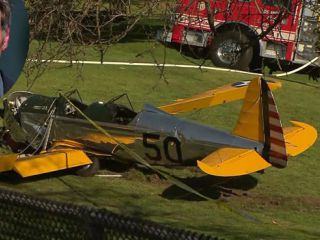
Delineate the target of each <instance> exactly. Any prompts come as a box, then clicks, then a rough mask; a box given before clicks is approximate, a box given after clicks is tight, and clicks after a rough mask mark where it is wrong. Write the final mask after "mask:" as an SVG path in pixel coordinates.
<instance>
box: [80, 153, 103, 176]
mask: <svg viewBox="0 0 320 240" xmlns="http://www.w3.org/2000/svg"><path fill="white" fill-rule="evenodd" d="M90 159H91V161H92V164H90V165H89V164H88V165H86V166H83V167H81V168H80V169H79V170H77V172H76V173H77V175H79V176H81V177H92V176H94V175H95V174H96V173H97V172H98V171H99V170H100V161H99V159H98V158H97V157H91V158H90Z"/></svg>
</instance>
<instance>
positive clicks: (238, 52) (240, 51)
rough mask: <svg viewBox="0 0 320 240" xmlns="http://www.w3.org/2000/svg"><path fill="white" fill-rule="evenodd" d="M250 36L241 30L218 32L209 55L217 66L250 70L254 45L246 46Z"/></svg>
mask: <svg viewBox="0 0 320 240" xmlns="http://www.w3.org/2000/svg"><path fill="white" fill-rule="evenodd" d="M248 43H249V38H248V37H247V36H246V35H245V34H244V33H243V32H241V31H238V30H228V31H227V32H221V33H218V34H217V36H216V38H215V39H214V40H213V43H212V44H211V46H210V50H209V56H210V58H211V61H212V62H213V64H214V65H215V66H218V67H224V68H234V69H239V70H243V71H249V66H250V63H251V61H252V59H253V47H252V46H245V45H247V44H248Z"/></svg>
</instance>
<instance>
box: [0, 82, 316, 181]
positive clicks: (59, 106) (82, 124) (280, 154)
mask: <svg viewBox="0 0 320 240" xmlns="http://www.w3.org/2000/svg"><path fill="white" fill-rule="evenodd" d="M279 87H281V84H280V83H279V82H276V81H268V82H267V81H265V80H264V79H262V78H256V79H254V80H252V81H243V82H237V83H234V84H230V85H227V86H224V87H221V88H218V89H215V90H211V91H208V92H205V93H202V94H199V95H196V96H193V97H191V98H187V99H181V100H177V101H176V102H174V103H173V104H169V105H165V106H161V107H159V108H155V107H153V106H151V105H145V106H144V108H143V109H142V110H141V111H140V112H135V111H133V109H132V107H127V106H124V105H121V104H118V103H117V101H118V99H119V98H120V97H123V96H125V95H121V96H119V97H116V98H113V99H111V100H110V101H108V102H95V103H92V104H90V105H86V104H84V103H82V102H81V101H79V100H75V99H74V98H71V97H70V96H67V97H65V96H64V95H61V96H59V97H47V96H42V95H38V94H32V93H29V92H14V93H12V94H11V95H10V96H9V97H8V98H7V99H6V100H5V101H4V114H3V115H4V116H3V117H4V130H3V142H4V144H6V145H8V146H10V147H11V149H12V150H13V151H14V152H16V153H15V154H9V155H1V156H0V172H4V171H11V170H14V171H15V172H17V173H18V174H20V175H21V176H22V177H29V176H33V175H39V174H43V173H49V172H53V171H59V170H63V169H68V168H73V167H77V169H78V173H79V174H80V175H83V176H88V175H93V174H95V173H96V171H97V170H98V169H99V161H101V160H104V159H113V160H119V161H129V162H130V161H131V162H132V161H133V160H132V159H133V158H132V154H128V151H129V152H130V151H131V150H133V151H134V152H135V153H137V154H138V155H139V156H142V157H143V158H144V159H145V160H146V162H147V164H155V165H166V166H173V165H198V167H199V168H200V169H201V170H202V171H204V172H205V173H207V174H211V175H215V176H239V175H244V174H250V173H253V172H257V171H260V170H263V169H265V168H268V167H270V166H275V167H279V168H284V167H286V166H287V162H288V156H296V155H298V154H300V153H301V152H303V151H305V150H306V149H308V148H309V147H311V145H312V144H313V143H314V142H315V140H316V139H317V131H316V129H315V128H313V127H312V126H310V125H308V124H306V123H302V122H297V121H292V124H293V126H291V127H285V128H283V127H282V124H281V121H280V117H279V113H278V110H277V107H276V104H275V101H274V98H273V94H272V92H271V90H273V89H277V88H279ZM239 99H244V102H243V106H242V109H241V112H240V116H239V120H238V122H237V124H236V127H235V128H234V130H233V131H231V133H228V132H224V131H221V130H218V129H214V128H212V127H209V126H205V125H202V124H199V123H196V122H193V121H188V120H185V119H181V118H178V117H176V116H174V114H177V113H181V112H187V111H191V110H194V109H200V108H206V107H210V106H214V105H219V104H223V103H227V102H231V101H235V100H239ZM128 102H129V103H130V100H129V99H128ZM129 105H130V106H131V103H130V104H129ZM86 117H89V118H90V119H92V120H93V121H95V122H96V123H97V124H98V125H99V127H100V128H101V129H102V130H101V129H99V127H97V126H94V124H92V123H91V122H89V121H88V120H87V119H86ZM106 132H107V133H108V134H106Z"/></svg>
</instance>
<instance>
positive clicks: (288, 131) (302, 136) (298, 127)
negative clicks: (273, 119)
mask: <svg viewBox="0 0 320 240" xmlns="http://www.w3.org/2000/svg"><path fill="white" fill-rule="evenodd" d="M291 123H292V124H293V126H292V127H286V128H284V129H283V131H284V139H285V142H286V149H287V154H288V155H289V156H296V155H298V154H300V153H302V152H303V151H305V150H307V149H308V148H309V147H311V146H312V145H313V144H314V142H315V141H316V139H317V130H316V129H315V128H314V127H312V126H310V125H309V124H306V123H302V122H297V121H291Z"/></svg>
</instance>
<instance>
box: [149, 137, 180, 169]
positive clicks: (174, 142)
mask: <svg viewBox="0 0 320 240" xmlns="http://www.w3.org/2000/svg"><path fill="white" fill-rule="evenodd" d="M159 139H160V135H159V134H153V133H144V134H143V146H144V147H146V148H148V149H153V151H154V154H152V155H150V154H149V153H145V155H146V157H147V158H149V159H150V160H156V161H159V160H161V159H162V156H161V151H160V149H159V147H158V146H157V145H156V144H155V143H153V142H155V141H156V142H157V141H158V140H159ZM151 141H153V142H151ZM162 145H163V150H164V154H165V157H166V159H167V160H169V161H171V162H176V163H181V162H182V152H181V143H180V141H179V140H178V139H177V138H175V137H166V138H165V139H164V140H163V144H162ZM170 145H175V147H176V155H177V158H178V159H175V158H173V157H172V156H171V155H170V152H169V146H170Z"/></svg>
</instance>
